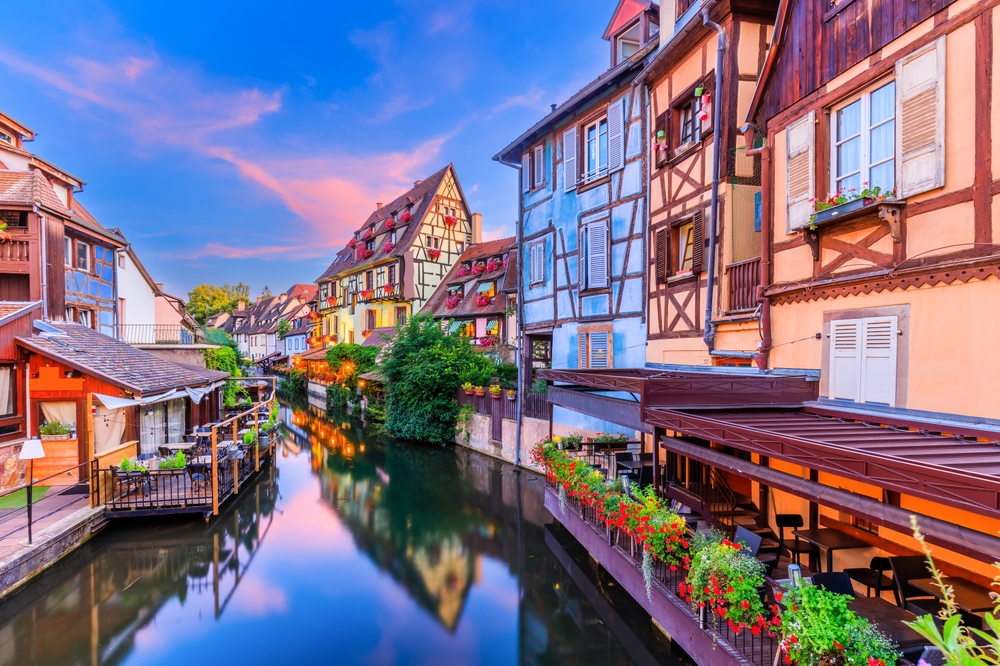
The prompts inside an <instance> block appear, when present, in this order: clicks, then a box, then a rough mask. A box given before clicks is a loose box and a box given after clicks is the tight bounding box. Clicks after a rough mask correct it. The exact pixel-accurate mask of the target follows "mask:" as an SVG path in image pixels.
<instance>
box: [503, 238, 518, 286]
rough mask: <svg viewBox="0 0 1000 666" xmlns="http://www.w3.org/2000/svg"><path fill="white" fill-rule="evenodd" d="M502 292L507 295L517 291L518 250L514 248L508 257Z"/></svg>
mask: <svg viewBox="0 0 1000 666" xmlns="http://www.w3.org/2000/svg"><path fill="white" fill-rule="evenodd" d="M500 291H502V292H504V293H505V294H510V293H514V292H516V291H517V249H516V248H514V249H512V250H511V251H510V254H508V255H507V271H506V272H505V273H504V274H503V286H502V287H500Z"/></svg>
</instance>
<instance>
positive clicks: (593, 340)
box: [587, 331, 609, 369]
mask: <svg viewBox="0 0 1000 666" xmlns="http://www.w3.org/2000/svg"><path fill="white" fill-rule="evenodd" d="M587 338H588V340H587V341H588V343H589V345H588V346H589V350H588V351H589V358H588V359H587V361H588V363H587V367H590V368H599V369H600V368H607V367H609V366H608V333H607V331H600V332H597V331H594V332H592V333H588V334H587Z"/></svg>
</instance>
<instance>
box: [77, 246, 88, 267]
mask: <svg viewBox="0 0 1000 666" xmlns="http://www.w3.org/2000/svg"><path fill="white" fill-rule="evenodd" d="M76 267H77V268H79V269H80V270H81V271H89V270H90V246H89V245H87V244H86V243H84V242H82V241H77V242H76Z"/></svg>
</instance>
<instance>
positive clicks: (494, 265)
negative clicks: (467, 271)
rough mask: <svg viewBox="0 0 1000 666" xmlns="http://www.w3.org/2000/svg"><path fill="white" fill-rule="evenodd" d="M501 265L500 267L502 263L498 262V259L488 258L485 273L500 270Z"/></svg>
mask: <svg viewBox="0 0 1000 666" xmlns="http://www.w3.org/2000/svg"><path fill="white" fill-rule="evenodd" d="M501 267H502V264H501V263H500V260H499V259H490V260H489V261H488V262H487V263H486V272H487V273H492V272H493V271H498V270H500V268H501Z"/></svg>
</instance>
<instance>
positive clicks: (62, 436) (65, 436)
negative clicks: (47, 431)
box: [38, 433, 72, 441]
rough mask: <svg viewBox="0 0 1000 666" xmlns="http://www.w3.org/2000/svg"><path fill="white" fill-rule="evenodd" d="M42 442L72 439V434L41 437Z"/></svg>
mask: <svg viewBox="0 0 1000 666" xmlns="http://www.w3.org/2000/svg"><path fill="white" fill-rule="evenodd" d="M38 437H39V438H40V439H41V440H42V441H48V440H55V439H70V438H71V437H72V434H71V433H66V434H65V435H39V436H38Z"/></svg>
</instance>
